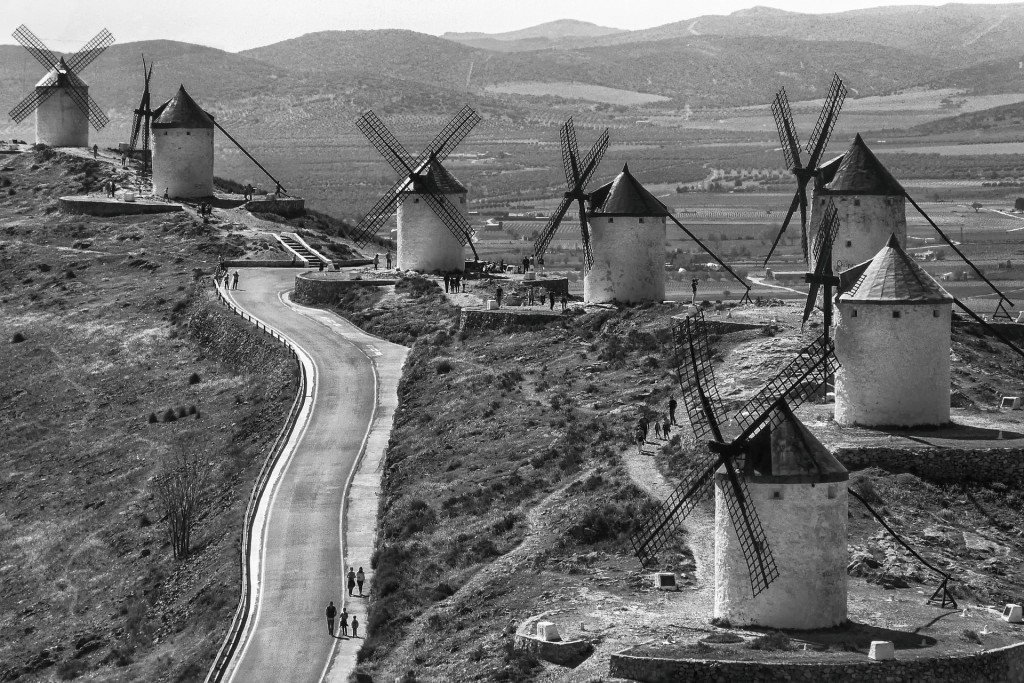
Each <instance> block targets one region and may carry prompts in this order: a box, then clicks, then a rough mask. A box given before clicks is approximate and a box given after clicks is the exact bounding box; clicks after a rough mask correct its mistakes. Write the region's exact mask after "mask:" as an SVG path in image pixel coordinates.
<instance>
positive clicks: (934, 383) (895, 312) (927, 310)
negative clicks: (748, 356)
mask: <svg viewBox="0 0 1024 683" xmlns="http://www.w3.org/2000/svg"><path fill="white" fill-rule="evenodd" d="M841 277H842V280H843V281H844V283H847V284H846V285H844V287H843V290H844V291H843V293H842V294H840V295H839V297H838V301H837V311H838V317H837V323H836V331H835V342H836V356H837V357H838V358H839V362H840V363H841V367H840V369H839V370H838V371H837V372H836V411H835V419H836V422H838V423H840V424H845V425H853V424H856V425H863V426H912V425H941V424H946V423H948V422H949V387H950V383H949V382H950V379H949V349H950V321H951V317H952V308H953V303H954V299H953V297H952V296H951V295H950V294H949V292H947V291H946V290H945V289H943V288H942V286H941V285H940V284H939V283H938V282H936V281H935V280H934V279H933V278H932V276H930V275H929V274H928V273H927V272H925V270H924V269H923V268H921V266H919V265H917V263H915V262H914V259H913V258H911V257H910V256H908V255H907V252H906V251H904V250H903V247H902V246H900V243H899V240H898V239H897V237H896V235H892V236H890V238H889V242H888V243H887V244H886V245H885V246H884V247H882V249H881V250H880V251H879V252H878V253H877V254H875V256H874V258H872V259H871V260H870V261H866V262H864V263H861V264H860V265H858V266H856V267H855V268H852V269H850V270H848V271H846V272H844V273H843V274H842V276H841Z"/></svg>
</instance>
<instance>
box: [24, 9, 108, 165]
mask: <svg viewBox="0 0 1024 683" xmlns="http://www.w3.org/2000/svg"><path fill="white" fill-rule="evenodd" d="M12 35H13V36H14V39H15V40H17V41H18V42H19V43H20V44H21V45H22V47H24V48H25V49H26V50H28V52H29V54H31V55H32V56H33V57H35V58H36V60H37V61H38V62H39V63H40V64H42V65H43V66H44V67H46V69H47V73H46V75H45V76H43V78H42V79H41V80H40V81H39V82H38V83H37V84H36V86H35V89H34V90H33V91H32V92H31V93H30V94H29V95H27V96H26V97H25V98H24V99H23V100H22V101H21V102H19V103H18V104H17V105H15V107H14V109H12V110H11V111H10V117H11V118H12V119H14V120H15V121H16V122H17V123H21V122H22V121H24V120H25V119H26V118H27V117H28V115H29V114H31V113H32V112H35V114H36V142H37V143H43V144H48V145H52V146H55V147H85V146H88V144H89V124H90V123H91V124H92V126H93V128H95V129H96V130H100V129H101V128H103V127H104V126H105V125H107V123H108V122H109V119H108V118H107V115H106V114H104V113H103V110H102V109H100V107H99V105H97V104H96V102H95V100H93V99H92V97H91V96H90V95H89V86H87V85H86V84H85V83H84V82H83V81H82V79H81V78H80V77H79V76H78V74H79V73H80V72H81V71H82V70H83V69H85V67H87V66H88V65H89V64H91V63H92V62H93V60H95V59H96V58H97V57H99V56H100V55H101V54H102V53H103V51H104V50H106V49H107V48H108V47H110V46H111V45H113V43H114V36H113V35H111V33H110V31H108V30H107V29H103V30H102V31H100V32H99V33H98V34H97V35H96V37H94V38H93V39H92V40H90V41H89V42H88V43H86V44H85V45H84V46H83V47H82V49H81V50H79V51H78V52H76V53H75V54H73V55H71V56H70V57H67V58H66V59H65V58H64V57H60V58H58V57H57V56H56V55H55V54H54V53H53V52H51V51H50V49H49V48H48V47H46V45H45V44H44V43H43V41H41V40H40V39H39V38H38V37H36V35H35V34H34V33H32V31H30V30H29V29H28V28H27V27H26V26H25V25H24V24H22V25H21V26H19V27H18V28H17V29H16V30H15V31H14V33H13V34H12Z"/></svg>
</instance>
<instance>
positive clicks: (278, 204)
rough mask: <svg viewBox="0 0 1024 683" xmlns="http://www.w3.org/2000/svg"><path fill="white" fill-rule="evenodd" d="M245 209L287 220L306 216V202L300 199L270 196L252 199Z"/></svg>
mask: <svg viewBox="0 0 1024 683" xmlns="http://www.w3.org/2000/svg"><path fill="white" fill-rule="evenodd" d="M245 208H246V210H248V211H251V212H253V213H272V214H276V215H278V216H283V217H285V218H294V217H296V216H305V215H306V200H305V199H301V198H299V197H281V196H277V197H275V196H274V195H272V194H268V195H267V196H265V197H259V198H256V199H251V200H249V201H248V202H246V203H245Z"/></svg>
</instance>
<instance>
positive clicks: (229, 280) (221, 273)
mask: <svg viewBox="0 0 1024 683" xmlns="http://www.w3.org/2000/svg"><path fill="white" fill-rule="evenodd" d="M213 279H214V280H215V281H218V282H219V281H221V280H223V281H224V288H225V289H238V271H237V270H235V272H233V273H230V274H229V273H228V269H227V266H225V265H224V262H223V261H222V262H221V264H220V269H219V270H218V271H217V274H216V275H214V276H213Z"/></svg>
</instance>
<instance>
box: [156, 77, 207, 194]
mask: <svg viewBox="0 0 1024 683" xmlns="http://www.w3.org/2000/svg"><path fill="white" fill-rule="evenodd" d="M150 127H151V129H152V133H153V194H157V195H161V194H164V193H165V192H166V194H167V196H168V197H180V198H183V199H188V198H194V197H209V196H211V195H213V128H214V120H213V117H212V116H211V115H210V114H208V113H207V112H206V111H204V110H203V108H202V107H200V106H199V105H198V104H196V101H195V100H193V99H192V97H191V96H190V95H189V94H188V92H186V91H185V86H184V85H182V86H180V87H179V88H178V92H177V93H175V95H174V97H172V98H171V99H169V100H167V101H166V102H164V103H163V104H161V105H160V106H159V107H157V108H156V109H155V110H154V111H153V113H152V123H151V124H150Z"/></svg>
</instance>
